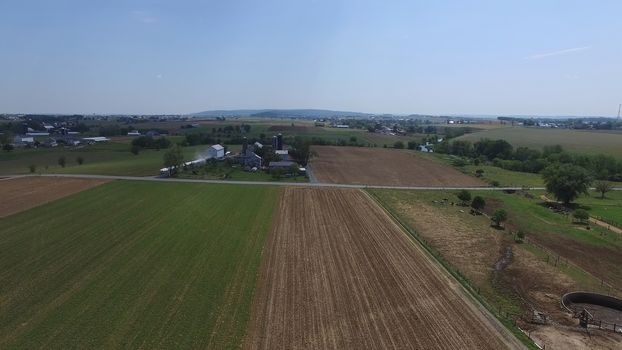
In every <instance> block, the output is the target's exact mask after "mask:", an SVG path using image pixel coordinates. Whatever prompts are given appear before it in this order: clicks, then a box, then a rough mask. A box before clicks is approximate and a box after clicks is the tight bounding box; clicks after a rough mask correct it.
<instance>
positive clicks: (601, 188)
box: [594, 181, 613, 199]
mask: <svg viewBox="0 0 622 350" xmlns="http://www.w3.org/2000/svg"><path fill="white" fill-rule="evenodd" d="M594 188H595V189H596V191H597V192H600V198H601V199H604V198H605V193H607V192H609V191H611V190H612V189H613V185H612V184H611V182H609V181H596V183H594Z"/></svg>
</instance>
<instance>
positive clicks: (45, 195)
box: [0, 177, 107, 218]
mask: <svg viewBox="0 0 622 350" xmlns="http://www.w3.org/2000/svg"><path fill="white" fill-rule="evenodd" d="M106 181H107V180H91V179H70V178H54V177H25V178H17V179H7V180H2V181H0V198H2V200H1V201H0V218H2V217H5V216H9V215H11V214H15V213H18V212H20V211H22V210H26V209H30V208H33V207H36V206H38V205H41V204H45V203H47V202H51V201H53V200H56V199H59V198H62V197H65V196H68V195H70V194H74V193H77V192H80V191H82V190H85V189H87V188H91V187H93V186H97V185H100V184H102V183H104V182H106Z"/></svg>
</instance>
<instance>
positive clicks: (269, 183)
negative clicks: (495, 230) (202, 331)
mask: <svg viewBox="0 0 622 350" xmlns="http://www.w3.org/2000/svg"><path fill="white" fill-rule="evenodd" d="M7 176H8V177H6V178H2V179H0V181H1V180H8V179H14V178H20V177H30V176H49V177H73V178H81V179H104V180H131V181H153V182H187V183H207V184H226V185H261V186H294V187H329V188H330V187H332V188H379V189H392V190H483V191H506V190H522V189H529V190H544V189H545V188H544V187H492V186H481V187H473V186H471V187H460V186H444V187H438V186H390V185H363V184H333V183H323V182H284V181H234V180H196V179H178V178H162V177H156V176H117V175H87V174H36V175H15V176H10V175H7ZM592 189H593V188H592ZM613 190H615V191H622V187H614V188H613Z"/></svg>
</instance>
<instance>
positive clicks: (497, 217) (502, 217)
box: [490, 209, 508, 227]
mask: <svg viewBox="0 0 622 350" xmlns="http://www.w3.org/2000/svg"><path fill="white" fill-rule="evenodd" d="M507 219H508V212H507V211H505V210H504V209H497V210H495V212H494V213H493V214H492V216H491V217H490V220H492V222H494V223H495V226H497V227H502V226H501V224H502V223H503V222H505V221H506V220H507Z"/></svg>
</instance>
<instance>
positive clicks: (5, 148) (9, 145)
mask: <svg viewBox="0 0 622 350" xmlns="http://www.w3.org/2000/svg"><path fill="white" fill-rule="evenodd" d="M2 149H3V150H5V151H7V152H10V151H12V150H14V149H15V147H13V145H12V144H10V143H5V144H4V145H2Z"/></svg>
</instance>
